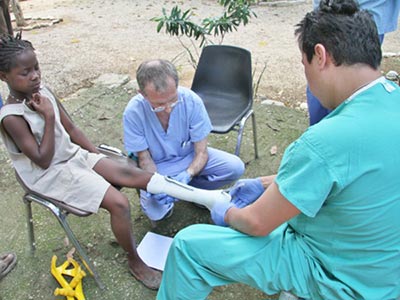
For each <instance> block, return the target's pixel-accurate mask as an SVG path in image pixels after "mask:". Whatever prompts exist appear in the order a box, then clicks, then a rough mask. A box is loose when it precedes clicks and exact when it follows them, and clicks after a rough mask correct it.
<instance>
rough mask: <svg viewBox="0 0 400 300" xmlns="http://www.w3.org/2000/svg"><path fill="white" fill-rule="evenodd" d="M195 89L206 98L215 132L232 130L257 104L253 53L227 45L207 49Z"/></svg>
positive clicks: (195, 81) (196, 74)
mask: <svg viewBox="0 0 400 300" xmlns="http://www.w3.org/2000/svg"><path fill="white" fill-rule="evenodd" d="M192 90H193V91H194V92H195V93H196V94H198V95H199V96H200V98H202V100H203V102H204V104H205V107H206V109H207V112H208V114H209V116H210V119H211V122H212V124H213V131H214V132H217V133H226V132H228V131H230V130H231V129H232V127H233V126H234V125H235V124H236V123H237V122H238V121H240V119H241V118H242V116H243V115H245V114H246V113H247V112H248V111H249V110H250V109H251V107H252V104H253V83H252V71H251V54H250V52H249V51H248V50H246V49H243V48H239V47H235V46H227V45H210V46H206V47H204V49H203V51H202V53H201V55H200V59H199V63H198V66H197V69H196V72H195V75H194V79H193V83H192Z"/></svg>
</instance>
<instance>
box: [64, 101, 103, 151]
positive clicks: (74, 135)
mask: <svg viewBox="0 0 400 300" xmlns="http://www.w3.org/2000/svg"><path fill="white" fill-rule="evenodd" d="M57 104H58V108H59V110H60V119H61V124H62V125H63V126H64V128H65V130H66V131H67V132H68V134H69V136H70V137H71V141H72V142H73V143H75V144H77V145H79V146H81V147H82V148H83V149H86V150H87V151H89V152H93V153H99V150H97V148H96V146H95V145H93V144H92V142H91V141H89V139H88V138H87V137H86V136H85V135H84V133H83V132H82V131H81V130H80V129H79V128H78V127H77V126H75V124H74V123H73V122H72V120H71V118H70V117H69V115H68V113H67V111H66V110H65V108H64V107H63V106H62V104H61V103H60V102H59V101H58V100H57Z"/></svg>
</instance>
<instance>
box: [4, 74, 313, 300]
mask: <svg viewBox="0 0 400 300" xmlns="http://www.w3.org/2000/svg"><path fill="white" fill-rule="evenodd" d="M125 79H126V78H125ZM125 79H124V80H123V82H127V81H129V78H128V79H126V80H125ZM134 94H135V86H134V84H133V82H128V83H125V84H124V85H122V86H115V87H113V88H110V87H109V86H105V85H101V84H96V85H93V86H92V87H90V88H87V89H82V90H79V91H78V92H77V93H75V94H73V95H71V96H69V97H68V98H65V99H62V102H63V104H64V105H65V107H66V108H67V110H68V112H69V114H70V115H71V117H72V118H73V120H74V121H75V122H76V123H77V124H78V125H79V126H80V128H81V129H82V130H83V131H84V132H85V133H86V134H87V135H88V136H89V137H90V139H91V140H92V141H93V142H94V143H95V144H100V143H107V144H109V145H113V146H116V147H120V148H121V149H122V148H123V147H122V124H121V118H122V112H123V110H124V108H125V106H126V104H127V102H128V101H129V99H130V98H131V97H132V96H133V95H134ZM254 109H255V113H256V119H257V131H258V148H259V154H260V158H259V159H258V160H256V161H255V160H253V156H254V152H253V144H252V130H251V123H250V122H249V124H247V125H246V130H245V136H244V139H243V143H242V151H241V157H242V159H243V160H244V161H246V162H248V164H247V169H246V173H245V175H244V177H256V176H260V175H267V174H272V173H274V172H276V170H277V168H278V166H279V161H280V159H281V156H282V154H283V151H284V149H285V148H286V146H287V145H288V144H289V143H290V142H292V141H293V140H294V139H296V138H297V137H298V136H299V135H300V134H301V133H302V132H303V131H304V130H305V128H306V127H307V118H306V113H305V112H302V111H297V110H292V109H288V108H285V107H278V106H270V105H269V106H266V105H261V104H259V103H255V105H254ZM235 144H236V133H235V132H233V133H232V134H228V135H212V136H211V138H210V145H211V146H213V147H216V148H220V149H223V150H226V151H229V152H233V151H234V148H235ZM273 146H276V147H277V152H276V154H273V155H272V154H271V152H270V149H271V148H272V147H273ZM0 164H1V168H0V181H1V190H2V197H1V204H2V209H1V210H0V218H1V221H0V224H1V225H0V226H1V230H0V241H1V243H0V250H1V252H4V251H15V252H16V253H17V255H18V258H19V260H18V264H17V266H16V268H15V270H13V271H12V272H11V273H10V274H9V275H8V276H7V277H6V278H4V279H3V280H2V281H1V282H0V299H1V300H6V299H7V300H8V299H23V300H25V299H29V300H30V299H32V300H33V299H35V300H39V299H65V297H58V298H56V297H55V296H53V292H54V290H55V288H57V287H58V284H57V282H56V281H55V280H54V279H53V277H52V275H51V274H50V262H51V257H52V256H53V255H57V256H58V263H61V262H63V261H64V260H65V255H66V253H67V252H68V251H69V250H70V249H71V247H72V246H71V245H70V244H68V243H67V242H66V240H65V235H64V232H63V231H62V229H61V227H60V226H59V225H58V224H57V221H56V219H55V218H54V217H52V216H51V215H50V213H49V212H47V211H45V210H44V209H43V208H41V207H38V206H37V205H33V214H34V224H35V233H36V244H37V250H36V253H35V255H34V256H33V255H32V254H31V253H30V251H29V246H28V236H27V227H26V216H25V207H24V205H23V203H22V201H21V197H22V190H21V188H20V187H19V186H18V184H17V182H16V180H15V177H14V172H13V170H12V167H11V164H10V161H9V159H8V156H7V154H6V153H5V150H4V147H3V146H2V145H0ZM123 192H124V193H125V194H126V195H127V196H128V197H129V199H130V200H131V207H132V219H133V220H134V232H135V235H136V238H137V241H140V240H141V239H142V238H143V236H144V235H145V234H146V232H148V231H153V232H156V233H159V234H163V235H167V236H171V237H172V236H174V235H175V234H176V232H177V231H179V230H180V229H182V228H183V227H185V226H188V225H190V224H193V223H209V222H210V218H209V213H208V212H207V210H203V209H200V208H197V207H195V206H193V205H191V204H189V203H184V202H179V203H177V205H176V209H175V212H174V215H173V216H172V217H171V218H170V219H168V220H167V221H163V222H160V223H159V224H157V226H156V227H155V228H152V226H151V224H150V222H149V221H148V219H147V218H146V217H145V216H144V215H143V214H142V212H141V211H140V208H139V206H138V198H137V195H136V192H135V191H134V190H133V189H131V190H129V189H124V190H123ZM69 220H70V224H71V227H72V228H73V230H74V231H75V233H76V234H77V236H78V239H79V240H80V241H81V243H82V245H84V247H85V248H86V249H87V251H88V254H89V256H90V257H91V258H92V260H93V261H94V262H95V265H96V267H97V269H98V271H99V272H100V274H101V276H102V279H103V281H104V283H105V284H106V286H107V289H106V290H105V291H101V290H99V289H98V288H97V286H96V284H95V281H94V280H93V278H91V277H90V276H88V277H85V278H84V280H83V290H84V294H85V296H86V298H87V299H107V300H108V299H109V300H111V299H119V300H123V299H130V300H147V299H155V296H156V293H155V292H153V291H150V290H148V289H146V288H145V287H143V286H142V285H141V284H139V283H138V282H137V281H135V280H134V279H133V277H132V276H131V275H130V274H129V272H128V269H127V263H126V258H125V255H124V253H123V251H122V249H121V248H120V247H119V246H118V245H117V243H116V242H115V239H114V237H113V234H112V232H111V229H110V225H109V216H108V213H107V212H105V211H103V210H102V211H100V213H99V214H97V215H94V216H90V217H87V218H77V217H74V216H70V217H69ZM210 251H212V245H210ZM209 299H210V300H222V299H224V300H229V299H246V300H258V299H260V300H261V299H276V297H275V296H271V297H270V296H267V295H265V294H263V293H261V292H259V291H256V290H255V289H252V288H250V287H246V286H243V285H238V284H236V285H231V286H228V287H225V286H224V287H219V288H217V289H215V290H214V291H213V293H212V294H211V295H210V297H209Z"/></svg>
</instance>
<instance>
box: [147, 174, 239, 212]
mask: <svg viewBox="0 0 400 300" xmlns="http://www.w3.org/2000/svg"><path fill="white" fill-rule="evenodd" d="M147 191H148V192H149V193H152V194H159V193H166V194H168V195H170V196H172V197H174V198H177V199H180V200H185V201H189V202H193V203H197V204H200V205H204V206H205V207H207V208H208V209H209V210H210V211H211V209H212V208H213V206H214V205H215V203H217V202H230V201H231V196H230V195H229V194H228V193H226V192H224V191H223V190H212V191H209V190H203V189H198V188H195V187H192V186H189V185H186V184H183V183H181V182H179V181H176V180H173V179H171V178H169V177H167V176H163V175H160V174H158V173H155V174H154V175H153V176H152V177H151V179H150V181H149V183H148V184H147Z"/></svg>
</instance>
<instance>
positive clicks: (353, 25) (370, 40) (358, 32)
mask: <svg viewBox="0 0 400 300" xmlns="http://www.w3.org/2000/svg"><path fill="white" fill-rule="evenodd" d="M296 27H297V28H296V30H295V34H296V36H297V38H298V42H299V46H300V49H301V50H302V51H303V52H304V53H305V54H306V56H307V60H308V62H309V63H310V62H311V60H312V58H313V55H314V47H315V45H316V44H322V45H323V46H324V47H325V48H326V50H327V51H328V52H329V54H330V55H331V56H332V58H333V60H334V63H335V65H336V66H340V65H342V64H343V65H354V64H357V63H361V64H366V65H369V66H371V67H372V68H373V69H375V70H376V69H377V68H378V67H379V66H380V64H381V60H382V50H381V45H380V42H379V36H378V30H377V28H376V24H375V22H374V20H373V18H372V15H371V14H370V13H369V12H368V11H366V10H360V7H359V5H358V3H357V2H356V1H354V0H321V2H320V4H319V8H318V9H317V10H315V11H312V12H309V13H307V14H306V16H305V17H304V19H303V20H302V21H301V22H300V23H299V24H297V25H296Z"/></svg>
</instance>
